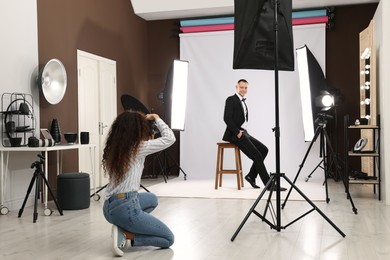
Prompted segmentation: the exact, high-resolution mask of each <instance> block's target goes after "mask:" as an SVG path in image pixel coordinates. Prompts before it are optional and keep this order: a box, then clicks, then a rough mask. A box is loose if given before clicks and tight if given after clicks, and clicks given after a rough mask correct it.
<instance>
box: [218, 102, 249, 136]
mask: <svg viewBox="0 0 390 260" xmlns="http://www.w3.org/2000/svg"><path fill="white" fill-rule="evenodd" d="M241 102H242V101H241V99H240V98H239V97H238V96H237V95H236V94H234V95H233V96H230V97H228V98H227V99H226V102H225V111H224V114H223V121H225V123H226V130H225V133H224V135H223V138H222V140H224V141H227V142H231V141H237V140H238V139H237V134H238V133H239V132H240V130H242V128H241V125H242V124H243V123H244V122H245V112H244V109H243V107H242V103H241Z"/></svg>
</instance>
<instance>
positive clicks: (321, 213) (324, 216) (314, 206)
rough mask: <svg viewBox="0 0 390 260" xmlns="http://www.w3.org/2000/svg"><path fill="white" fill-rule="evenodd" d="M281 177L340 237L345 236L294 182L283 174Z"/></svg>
mask: <svg viewBox="0 0 390 260" xmlns="http://www.w3.org/2000/svg"><path fill="white" fill-rule="evenodd" d="M283 178H284V179H285V180H286V181H287V182H288V183H290V185H291V187H292V188H294V189H295V190H296V191H297V192H298V193H299V194H300V195H301V196H302V197H303V198H304V199H305V200H306V201H307V202H308V203H309V204H310V205H311V206H312V207H313V209H315V210H316V211H317V212H318V213H319V214H320V215H321V216H322V217H323V218H324V219H325V220H326V221H327V222H328V223H329V224H330V225H331V226H332V227H333V228H334V229H336V230H337V232H339V234H340V235H341V236H342V237H345V234H344V233H343V232H342V231H341V230H340V229H339V228H338V227H337V226H336V225H335V224H334V223H333V222H332V221H331V220H330V219H329V218H328V217H327V216H326V215H325V214H324V213H323V212H322V211H321V210H320V209H319V208H318V207H317V206H316V205H315V204H314V203H313V202H312V201H311V200H310V199H309V198H308V197H307V196H306V195H305V194H304V193H303V192H302V191H301V190H300V189H298V187H297V186H295V184H294V183H292V182H291V181H290V180H289V179H288V178H287V177H286V176H283Z"/></svg>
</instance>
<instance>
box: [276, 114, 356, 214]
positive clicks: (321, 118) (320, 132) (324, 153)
mask: <svg viewBox="0 0 390 260" xmlns="http://www.w3.org/2000/svg"><path fill="white" fill-rule="evenodd" d="M327 117H329V116H328V115H326V114H324V113H321V114H318V118H317V119H316V122H317V123H318V126H317V129H316V132H315V135H314V137H313V139H312V141H311V143H310V145H309V148H308V149H307V151H306V154H305V156H304V157H303V160H302V163H301V164H300V165H299V170H298V172H297V174H296V176H295V179H294V181H293V183H294V184H295V182H296V180H297V179H298V176H299V174H300V172H301V170H302V168H303V166H304V164H305V162H306V159H307V156H308V155H309V153H310V150H311V148H312V147H313V144H314V143H315V141H316V140H317V138H318V136H320V157H322V158H323V159H322V160H321V161H320V163H319V164H318V165H317V166H316V168H315V169H314V170H313V171H312V172H311V173H310V175H309V177H308V178H310V177H311V175H312V174H313V172H314V171H315V170H316V169H317V168H318V167H320V165H321V163H323V167H321V168H323V169H324V177H325V180H324V184H325V191H326V203H329V194H328V181H327V179H328V177H329V176H330V169H332V166H333V165H334V166H335V169H336V171H338V170H339V169H340V166H339V164H338V160H337V157H336V155H335V152H334V150H333V148H332V144H331V142H330V138H329V135H328V133H327V132H326V124H327V120H326V118H327ZM326 148H328V150H327V149H326ZM329 155H330V156H329ZM329 157H330V158H331V159H330V160H329ZM341 179H342V180H343V183H344V188H345V190H346V192H347V195H348V198H349V199H350V202H351V205H352V211H353V212H354V213H355V214H357V209H356V207H355V205H354V203H353V200H352V197H351V195H350V194H349V189H348V187H347V184H346V182H345V178H341ZM290 193H291V188H290V190H289V191H288V193H287V196H286V199H285V201H284V203H283V204H282V208H284V206H285V205H286V203H287V200H288V198H289V196H290Z"/></svg>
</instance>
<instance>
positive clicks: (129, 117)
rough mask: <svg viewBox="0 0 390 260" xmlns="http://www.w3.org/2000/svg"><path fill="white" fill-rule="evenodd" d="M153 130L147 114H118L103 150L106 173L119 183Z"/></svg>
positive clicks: (130, 112)
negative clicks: (146, 116)
mask: <svg viewBox="0 0 390 260" xmlns="http://www.w3.org/2000/svg"><path fill="white" fill-rule="evenodd" d="M152 135H153V131H152V128H151V125H150V121H148V120H146V118H145V114H143V113H140V112H135V111H125V112H123V113H122V114H120V115H118V116H117V118H116V119H115V121H114V122H113V124H112V126H111V129H110V131H109V133H108V136H107V140H106V145H105V148H104V151H103V159H102V164H103V169H104V174H105V175H106V174H108V175H109V177H110V180H112V181H113V182H114V183H115V184H119V183H120V182H121V181H122V180H123V179H124V177H125V174H126V172H127V171H128V170H129V168H130V167H131V165H132V164H133V162H134V160H135V157H136V155H137V153H138V150H139V146H140V144H141V143H142V142H143V141H146V140H148V139H150V138H151V137H152Z"/></svg>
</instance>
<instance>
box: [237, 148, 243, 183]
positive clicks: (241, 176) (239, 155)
mask: <svg viewBox="0 0 390 260" xmlns="http://www.w3.org/2000/svg"><path fill="white" fill-rule="evenodd" d="M237 150H238V165H239V166H240V178H241V187H244V177H243V173H242V162H241V152H240V149H238V148H237Z"/></svg>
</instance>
